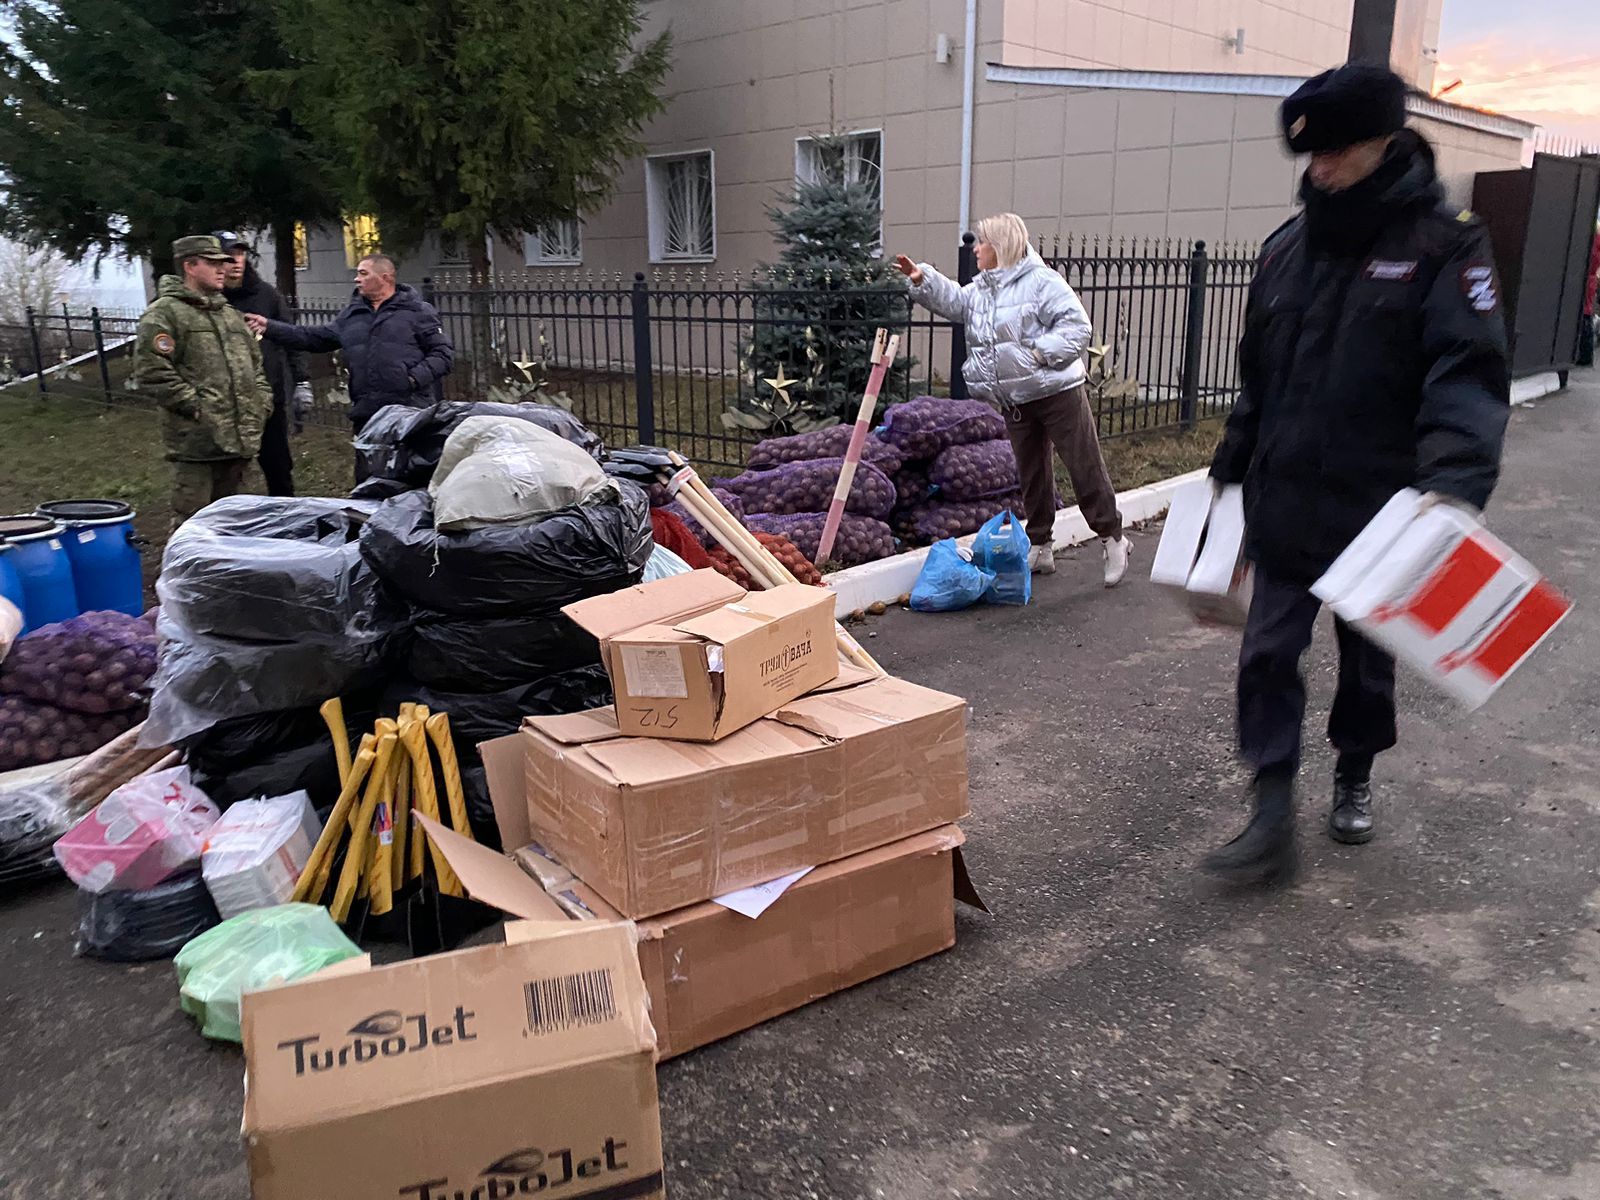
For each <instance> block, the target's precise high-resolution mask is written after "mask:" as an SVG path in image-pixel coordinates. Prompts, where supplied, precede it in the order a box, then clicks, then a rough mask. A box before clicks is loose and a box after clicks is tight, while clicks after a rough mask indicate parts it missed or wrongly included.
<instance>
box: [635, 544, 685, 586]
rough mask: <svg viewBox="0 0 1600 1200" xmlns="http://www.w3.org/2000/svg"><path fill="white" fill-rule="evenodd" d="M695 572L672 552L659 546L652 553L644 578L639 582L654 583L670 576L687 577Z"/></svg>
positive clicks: (646, 565)
mask: <svg viewBox="0 0 1600 1200" xmlns="http://www.w3.org/2000/svg"><path fill="white" fill-rule="evenodd" d="M693 570H694V568H693V567H691V566H690V565H689V564H688V563H686V562H684V561H683V559H681V558H679V557H678V556H677V555H676V554H674V553H673V552H672V551H671V550H668V549H667V548H666V547H665V546H657V547H656V548H655V549H654V550H652V551H651V552H650V560H649V561H648V562H646V563H645V564H644V578H643V579H641V580H640V581H639V582H640V583H654V582H655V581H656V580H657V579H666V578H667V577H668V576H669V575H687V574H689V572H690V571H693Z"/></svg>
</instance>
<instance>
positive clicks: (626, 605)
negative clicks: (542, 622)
mask: <svg viewBox="0 0 1600 1200" xmlns="http://www.w3.org/2000/svg"><path fill="white" fill-rule="evenodd" d="M744 595H745V591H744V589H743V588H742V587H740V586H739V585H738V584H736V583H734V582H733V581H732V580H730V579H727V578H726V577H724V576H722V575H719V574H718V573H717V572H715V571H713V570H711V569H710V568H702V569H701V570H698V571H690V572H689V573H688V574H687V575H669V576H667V577H666V578H665V579H657V580H654V581H653V582H651V583H642V584H638V585H637V586H635V587H631V588H624V589H623V590H622V591H620V592H611V593H609V594H608V595H604V596H591V597H590V598H589V599H587V600H579V601H577V602H575V603H573V604H568V605H566V606H565V607H564V608H562V610H561V611H562V612H564V613H566V615H567V616H569V617H571V618H572V619H573V620H574V621H576V622H577V623H578V624H579V625H580V626H582V627H583V628H584V629H586V630H588V632H590V633H592V634H594V636H595V637H597V638H599V639H600V640H601V641H605V640H607V639H608V638H613V637H616V636H617V635H618V634H620V633H626V632H627V631H628V630H630V629H636V628H638V627H639V626H640V625H675V624H677V622H679V621H681V620H683V619H684V618H685V617H692V616H696V615H698V614H699V613H703V612H705V611H707V610H708V609H712V608H716V607H718V606H720V605H723V604H728V603H730V602H732V601H735V600H742V599H743V598H744Z"/></svg>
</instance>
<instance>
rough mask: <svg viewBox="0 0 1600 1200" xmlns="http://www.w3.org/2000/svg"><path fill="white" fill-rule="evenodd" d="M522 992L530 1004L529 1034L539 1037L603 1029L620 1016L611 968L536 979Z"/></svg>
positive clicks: (523, 987) (525, 986)
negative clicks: (577, 1030)
mask: <svg viewBox="0 0 1600 1200" xmlns="http://www.w3.org/2000/svg"><path fill="white" fill-rule="evenodd" d="M522 990H523V993H524V995H525V996H526V997H527V1001H528V1032H529V1033H531V1034H534V1035H536V1036H538V1035H543V1034H547V1033H562V1032H564V1031H566V1030H568V1029H578V1028H581V1027H582V1026H585V1025H603V1024H604V1023H605V1022H607V1021H612V1020H615V1019H616V1016H617V1001H616V995H615V993H614V992H613V991H612V989H611V970H610V968H609V967H601V968H599V969H598V970H594V971H580V972H578V973H577V974H575V975H557V976H556V977H555V978H553V979H535V980H533V981H532V982H530V983H525V984H523V985H522Z"/></svg>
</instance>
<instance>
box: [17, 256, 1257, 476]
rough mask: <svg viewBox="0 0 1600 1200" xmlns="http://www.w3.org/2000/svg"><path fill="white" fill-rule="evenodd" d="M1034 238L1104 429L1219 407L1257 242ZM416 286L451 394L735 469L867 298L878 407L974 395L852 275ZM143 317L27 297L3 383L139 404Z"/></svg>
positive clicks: (951, 341) (317, 311)
mask: <svg viewBox="0 0 1600 1200" xmlns="http://www.w3.org/2000/svg"><path fill="white" fill-rule="evenodd" d="M1039 250H1040V253H1041V254H1042V255H1043V257H1044V258H1045V260H1046V262H1047V263H1048V264H1049V265H1050V266H1051V267H1053V268H1054V269H1056V270H1057V271H1059V272H1060V273H1061V275H1062V276H1063V278H1065V279H1066V280H1067V281H1068V282H1069V283H1070V284H1071V285H1072V287H1073V288H1074V290H1075V291H1076V292H1077V293H1078V295H1079V297H1080V298H1081V299H1082V301H1083V303H1084V306H1085V308H1086V309H1087V310H1088V313H1089V316H1090V318H1091V320H1092V322H1093V325H1094V339H1093V344H1092V346H1091V348H1090V350H1089V353H1088V366H1089V370H1090V393H1091V397H1092V398H1093V401H1094V405H1095V409H1096V412H1097V415H1098V418H1099V423H1100V430H1101V434H1102V436H1105V437H1116V436H1120V435H1123V434H1128V433H1135V432H1140V431H1153V430H1161V429H1172V428H1185V427H1189V426H1192V425H1193V424H1194V423H1195V422H1197V421H1200V420H1204V419H1206V418H1208V417H1211V416H1215V415H1218V414H1220V413H1223V412H1225V411H1226V410H1227V409H1228V407H1229V406H1230V405H1231V403H1232V400H1233V396H1234V393H1235V391H1236V390H1237V386H1238V385H1237V374H1236V370H1235V363H1234V353H1235V347H1236V346H1237V343H1238V339H1239V334H1240V331H1241V328H1242V322H1243V317H1244V301H1245V293H1246V291H1247V289H1248V287H1249V283H1250V278H1251V275H1252V273H1253V270H1254V265H1255V252H1254V247H1251V246H1244V245H1227V246H1224V247H1222V248H1221V250H1220V253H1218V252H1212V251H1211V250H1209V249H1208V248H1207V246H1206V244H1205V243H1204V242H1193V243H1185V242H1177V241H1172V240H1154V239H1141V240H1128V239H1122V240H1118V241H1116V242H1115V243H1113V242H1111V241H1109V240H1107V241H1102V240H1100V239H1093V240H1090V239H1086V238H1072V239H1066V240H1064V241H1063V240H1062V239H1056V240H1055V241H1053V242H1051V243H1050V244H1049V245H1046V244H1044V243H1043V242H1041V244H1040V247H1039ZM951 273H952V274H953V275H955V276H956V277H957V278H959V279H960V280H961V282H963V283H965V282H970V281H971V280H972V279H973V278H974V277H975V276H976V274H977V267H976V262H975V258H974V254H973V247H972V241H971V237H970V235H969V236H968V238H967V239H966V241H965V242H964V244H963V245H962V246H961V247H960V248H959V250H958V252H957V255H956V269H955V270H954V271H953V272H951ZM423 291H424V295H425V296H426V298H427V299H429V300H430V301H431V302H432V303H433V304H434V305H435V306H436V307H437V309H438V310H439V315H440V318H441V320H442V321H443V322H444V325H445V328H446V330H447V331H448V332H449V334H450V335H451V337H452V339H453V340H454V342H455V345H456V348H457V367H456V370H455V371H454V372H453V373H452V375H451V376H450V377H449V379H448V380H447V382H446V394H447V395H448V396H450V397H451V398H482V397H484V396H486V395H490V394H494V393H496V391H497V390H499V389H504V393H505V394H509V393H511V392H513V391H515V390H516V389H517V385H518V384H519V383H521V384H525V382H526V380H527V379H528V378H530V377H532V378H539V379H541V380H543V381H544V384H545V386H546V387H547V388H549V389H550V390H552V391H559V392H562V393H564V394H565V395H566V396H567V397H568V398H569V400H570V402H571V404H572V408H573V411H574V413H575V414H576V415H577V416H579V417H580V418H581V419H582V420H583V421H585V422H586V423H587V424H589V425H590V426H591V427H593V428H594V429H595V430H596V432H598V433H599V434H601V436H602V437H604V438H605V439H606V440H607V441H608V442H609V443H611V444H613V445H621V444H628V443H633V442H649V443H663V444H667V445H671V446H673V447H674V448H676V449H679V450H680V451H682V452H683V453H685V454H687V455H689V456H690V457H691V458H693V459H695V460H697V461H699V462H702V463H704V464H706V465H708V466H711V467H715V468H731V467H738V466H741V465H742V464H743V461H744V457H745V451H746V449H747V447H748V445H749V444H750V443H751V442H753V441H754V440H756V439H757V438H758V437H760V436H761V435H760V434H759V433H758V432H755V431H752V430H749V429H746V428H741V427H739V426H738V425H737V424H736V423H733V422H730V421H728V420H725V419H724V414H725V413H726V412H727V411H728V409H729V407H730V406H731V405H733V404H735V403H736V402H738V401H740V400H741V399H745V400H748V399H749V398H750V397H752V396H756V395H765V396H769V397H770V395H771V394H772V387H771V385H770V384H768V383H766V382H765V381H766V380H769V379H775V378H776V379H780V382H781V379H782V377H784V376H787V377H790V378H794V377H799V378H802V379H803V378H805V377H806V376H808V375H813V374H814V375H816V376H818V377H820V378H827V377H829V376H830V375H831V374H833V373H834V372H838V371H843V370H853V369H858V368H859V367H860V364H858V363H848V364H836V363H830V362H828V361H827V358H826V356H827V354H828V352H829V351H828V348H829V347H830V346H832V345H833V344H834V342H835V338H834V337H832V336H830V335H832V334H837V333H839V332H840V331H841V330H840V328H839V327H840V326H841V325H843V324H844V323H848V322H854V324H855V325H856V326H859V325H860V324H861V318H860V316H859V315H852V314H859V313H860V312H862V311H870V312H872V313H873V314H874V316H873V317H872V319H871V323H872V324H874V325H888V326H889V327H891V329H892V330H893V331H894V332H896V333H898V334H899V335H900V339H901V348H900V353H901V355H902V356H903V357H908V358H909V359H910V365H909V369H907V370H904V371H902V372H900V373H898V374H896V375H895V376H892V377H891V379H892V382H891V385H890V386H889V387H888V388H886V389H885V394H884V402H885V403H893V402H894V401H897V400H901V399H906V398H909V397H910V396H914V395H921V394H935V395H951V396H957V397H959V396H963V395H965V386H964V383H963V380H962V378H961V370H960V364H961V362H962V360H963V358H964V357H965V349H964V338H963V330H962V327H961V326H960V325H955V324H951V323H950V322H948V321H946V320H944V319H943V318H940V317H936V316H934V315H932V314H930V313H928V312H926V311H925V310H923V309H920V308H918V309H913V308H912V307H911V306H910V305H909V304H908V303H907V302H906V301H905V300H904V299H903V298H901V297H899V296H892V297H890V298H889V299H888V300H887V302H886V299H885V295H884V293H883V291H882V290H881V289H874V288H872V287H870V286H865V285H851V284H850V283H849V281H845V286H842V287H837V288H834V289H832V290H831V291H829V292H828V293H827V301H828V302H827V304H826V305H825V306H821V307H820V308H819V305H818V304H817V300H818V293H817V292H815V291H805V290H802V289H799V288H797V287H796V286H795V285H793V284H792V282H790V281H786V280H784V279H782V278H774V277H772V276H770V275H762V276H759V277H757V276H754V275H745V276H733V277H729V276H721V275H714V274H712V273H710V272H709V271H671V270H668V271H664V272H656V273H654V274H653V275H651V276H648V277H647V276H646V275H644V274H643V273H640V274H636V275H634V276H633V277H632V278H631V279H630V278H627V277H625V276H622V275H598V274H592V273H586V274H580V273H578V272H560V271H555V270H552V271H550V272H547V273H539V274H534V273H529V274H527V275H518V276H511V277H504V276H501V277H496V278H494V279H492V280H491V281H489V283H488V284H487V285H486V286H483V287H476V288H475V287H472V286H471V285H470V284H469V282H468V281H467V280H465V279H453V278H449V277H441V278H437V279H429V280H427V281H425V282H424V285H423ZM340 307H341V306H340V305H338V304H324V303H307V304H303V305H302V306H301V308H300V310H299V317H300V320H301V321H302V322H305V323H308V324H317V323H321V322H325V321H330V320H332V319H333V318H334V316H336V315H337V313H338V311H339V308H340ZM819 312H821V313H822V315H820V316H819V315H816V314H817V313H819ZM797 314H798V315H797ZM808 314H809V315H808ZM885 314H886V315H885ZM785 323H787V324H789V325H804V326H807V328H806V329H804V330H802V331H801V333H802V334H803V335H805V336H803V337H802V338H801V343H802V344H803V345H804V346H805V347H806V349H805V351H804V355H805V356H806V357H808V358H809V360H810V361H808V362H801V363H796V362H760V361H752V360H753V358H755V357H757V356H755V355H752V347H753V346H755V345H757V344H758V334H760V333H762V332H763V330H764V329H766V331H767V332H770V327H771V326H773V325H782V324H785ZM136 324H137V322H136V318H135V316H134V315H133V314H127V313H116V314H108V313H105V312H97V311H94V310H91V311H90V312H88V313H71V312H68V311H65V310H63V311H62V312H60V313H35V312H31V311H30V313H29V314H28V319H27V321H26V322H25V323H24V324H23V325H19V326H5V325H0V384H3V383H4V382H5V381H6V377H7V375H8V374H9V376H10V377H11V378H12V379H16V378H19V377H20V378H24V379H27V380H29V381H30V384H31V386H35V387H37V388H38V390H39V391H41V392H44V393H49V392H51V391H54V392H57V393H60V394H90V393H99V394H101V395H103V396H104V398H106V399H108V400H113V401H128V400H136V399H137V394H136V393H134V392H131V391H130V390H128V387H127V384H126V377H127V374H128V370H127V361H126V357H127V356H128V355H129V354H130V352H131V340H132V336H133V333H134V329H135V327H136ZM119 360H120V361H119ZM7 364H9V372H8V370H7ZM339 379H340V377H339V374H338V372H337V370H336V369H331V367H330V365H329V364H324V369H323V376H322V378H321V379H320V380H319V381H318V387H317V392H318V402H317V405H316V408H315V410H314V411H313V414H312V415H311V418H310V419H311V420H312V421H313V422H315V423H319V424H327V425H330V426H333V427H336V428H337V427H343V426H344V424H345V413H346V411H347V407H346V405H347V402H346V401H345V399H344V396H343V392H342V389H341V387H340V386H339Z"/></svg>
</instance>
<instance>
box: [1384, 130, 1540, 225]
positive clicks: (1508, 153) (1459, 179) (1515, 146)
mask: <svg viewBox="0 0 1600 1200" xmlns="http://www.w3.org/2000/svg"><path fill="white" fill-rule="evenodd" d="M1411 125H1412V127H1413V128H1414V129H1416V130H1417V132H1419V133H1421V134H1422V135H1423V136H1424V137H1426V138H1427V139H1428V140H1429V141H1430V142H1432V143H1433V148H1434V152H1435V154H1436V155H1437V157H1438V167H1439V178H1440V179H1441V180H1442V181H1443V182H1444V186H1445V194H1446V196H1448V197H1449V199H1450V202H1451V203H1452V204H1455V205H1459V206H1460V207H1462V208H1466V207H1468V206H1469V205H1470V204H1471V203H1472V180H1473V176H1475V175H1476V174H1477V173H1478V172H1479V171H1506V170H1510V169H1512V168H1515V167H1520V166H1522V165H1523V161H1522V159H1523V141H1522V139H1520V138H1514V137H1505V136H1502V135H1501V134H1497V133H1487V132H1484V131H1483V130H1479V129H1469V128H1467V127H1465V126H1462V125H1457V124H1455V123H1453V122H1449V121H1442V120H1436V119H1434V118H1431V117H1422V116H1413V117H1412V118H1411Z"/></svg>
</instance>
